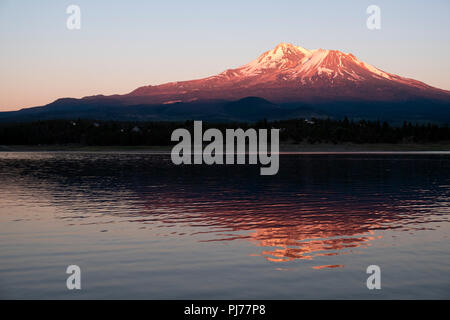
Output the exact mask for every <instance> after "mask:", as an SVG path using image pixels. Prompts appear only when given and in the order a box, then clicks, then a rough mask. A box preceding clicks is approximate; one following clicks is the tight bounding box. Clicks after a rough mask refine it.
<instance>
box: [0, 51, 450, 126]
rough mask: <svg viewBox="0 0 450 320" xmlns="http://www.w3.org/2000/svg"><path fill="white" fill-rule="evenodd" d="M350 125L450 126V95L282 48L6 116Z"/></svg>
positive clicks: (334, 55) (351, 62)
mask: <svg viewBox="0 0 450 320" xmlns="http://www.w3.org/2000/svg"><path fill="white" fill-rule="evenodd" d="M302 117H303V118H310V117H331V118H342V117H349V118H354V119H382V120H388V121H397V122H402V121H404V120H410V121H432V122H441V123H450V92H449V91H445V90H441V89H437V88H433V87H431V86H428V85H426V84H425V83H422V82H420V81H416V80H413V79H407V78H403V77H400V76H398V75H395V74H391V73H388V72H386V71H383V70H380V69H378V68H376V67H374V66H372V65H369V64H367V63H365V62H362V61H360V60H358V59H357V58H356V57H355V56H354V55H352V54H351V53H343V52H340V51H336V50H324V49H317V50H307V49H305V48H302V47H299V46H294V45H292V44H287V43H280V44H279V45H277V46H276V47H275V48H274V49H273V50H269V51H267V52H264V53H263V54H262V55H260V56H259V57H258V58H257V59H255V60H253V61H251V62H250V63H248V64H246V65H243V66H241V67H239V68H235V69H229V70H226V71H224V72H222V73H220V74H218V75H215V76H211V77H208V78H204V79H198V80H192V81H181V82H171V83H166V84H161V85H156V86H145V87H140V88H138V89H136V90H134V91H132V92H131V93H129V94H125V95H112V96H103V95H97V96H89V97H84V98H82V99H71V98H65V99H58V100H56V101H54V102H52V103H50V104H48V105H46V106H42V107H36V108H28V109H22V110H19V111H13V112H2V113H0V122H2V121H29V120H43V119H77V118H88V119H99V120H108V119H114V120H133V121H134V120H152V121H153V120H169V121H170V120H189V119H191V120H192V119H198V120H202V119H203V120H210V121H229V120H231V121H257V120H261V119H264V118H266V119H292V118H302Z"/></svg>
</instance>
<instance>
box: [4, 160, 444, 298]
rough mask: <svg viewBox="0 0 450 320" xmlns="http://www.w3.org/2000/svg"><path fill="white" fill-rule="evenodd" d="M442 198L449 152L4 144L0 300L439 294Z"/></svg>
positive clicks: (441, 281)
mask: <svg viewBox="0 0 450 320" xmlns="http://www.w3.org/2000/svg"><path fill="white" fill-rule="evenodd" d="M449 205H450V155H449V154H433V153H429V154H428V153H424V154H290V155H282V156H281V158H280V170H279V173H278V174H277V175H276V176H260V175H259V166H256V165H241V166H236V165H235V166H226V165H223V166H207V165H196V166H194V165H192V166H175V165H173V164H172V162H171V160H170V155H164V154H151V153H145V152H142V153H139V152H136V153H132V152H124V153H120V152H111V153H108V152H103V153H100V152H99V153H94V152H93V153H80V152H42V153H40V152H33V153H26V152H16V153H15V152H3V153H0V239H1V241H0V298H20V299H22V298H38V299H46V298H63V299H72V298H73V299H78V298H125V299H128V298H129V299H132V298H139V299H141V298H150V299H166V298H169V299H172V298H176V299H178V298H179V299H204V298H206V299H250V298H262V299H266V298H267V299H301V298H307V299H309V298H362V299H380V298H400V299H402V298H438V299H439V298H446V299H449V298H450V246H449V234H450V224H449V214H450V209H449ZM72 264H75V265H78V266H80V268H81V271H82V277H81V279H82V280H81V283H82V284H81V285H82V289H81V290H68V289H67V288H66V279H67V277H68V275H67V274H66V268H67V266H69V265H72ZM369 265H378V266H379V267H380V268H381V283H382V288H381V290H368V289H367V287H366V279H367V277H368V276H369V275H368V274H367V273H366V268H367V267H368V266H369Z"/></svg>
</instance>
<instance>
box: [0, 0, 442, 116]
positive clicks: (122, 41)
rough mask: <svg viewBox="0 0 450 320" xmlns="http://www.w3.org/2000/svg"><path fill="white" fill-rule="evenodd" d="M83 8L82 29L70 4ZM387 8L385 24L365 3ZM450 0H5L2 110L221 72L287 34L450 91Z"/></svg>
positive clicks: (0, 14)
mask: <svg viewBox="0 0 450 320" xmlns="http://www.w3.org/2000/svg"><path fill="white" fill-rule="evenodd" d="M70 4H76V5H79V6H80V8H81V30H72V31H71V30H68V29H67V28H66V20H67V17H68V15H67V14H66V8H67V6H69V5H70ZM371 4H376V5H378V6H379V7H380V8H381V19H382V21H381V30H377V31H371V30H368V29H367V28H366V19H367V16H368V15H367V14H366V8H367V7H368V6H369V5H371ZM449 30H450V1H448V0H434V1H433V0H431V1H417V0H410V1H402V0H397V1H392V0H389V1H381V0H372V1H365V0H341V1H322V0H315V1H302V0H290V1H284V0H278V1H273V0H272V1H265V0H252V1H249V0H247V1H246V0H239V1H235V0H227V1H213V0H208V1H204V0H201V1H200V0H189V1H186V0H183V1H181V0H164V1H151V0H150V1H143V0H128V1H114V0H110V1H102V0H71V1H56V0H53V1H51V0H44V1H35V0H28V1H27V0H6V1H5V0H0V43H1V50H0V70H1V71H0V110H13V109H19V108H21V107H29V106H36V105H42V104H46V103H49V102H51V101H53V100H55V99H57V98H59V97H82V96H86V95H93V94H113V93H120V94H122V93H127V92H129V91H131V90H133V89H135V88H136V87H139V86H142V85H148V84H159V83H164V82H169V81H177V80H188V79H194V78H201V77H205V76H209V75H214V74H217V73H219V72H222V71H223V70H225V69H227V68H231V67H237V66H240V65H243V64H245V63H247V62H249V61H251V60H253V59H255V58H256V57H257V56H258V55H260V54H261V53H262V52H264V51H266V50H269V49H271V48H273V47H274V46H275V45H276V44H278V43H279V42H290V43H293V44H295V45H300V46H303V47H305V48H308V49H316V48H324V49H337V50H341V51H344V52H351V53H353V54H354V55H355V56H356V57H358V58H359V59H361V60H363V61H365V62H367V63H370V64H372V65H375V66H376V67H378V68H381V69H383V70H386V71H388V72H391V73H396V74H399V75H401V76H406V77H412V78H415V79H418V80H420V81H424V82H426V83H428V84H430V85H433V86H437V87H440V88H444V89H447V90H449V89H450V76H449V75H450V59H449V57H450V41H449V39H450V37H449Z"/></svg>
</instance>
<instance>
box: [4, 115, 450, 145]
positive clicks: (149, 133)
mask: <svg viewBox="0 0 450 320" xmlns="http://www.w3.org/2000/svg"><path fill="white" fill-rule="evenodd" d="M177 128H186V129H188V130H190V131H191V132H193V121H184V122H120V121H94V120H81V119H77V120H69V121H68V120H47V121H37V122H26V123H3V124H0V145H39V144H41V145H64V144H78V145H98V146H106V145H129V146H137V145H147V146H163V145H171V144H174V143H173V142H171V141H170V137H171V134H172V132H173V130H175V129H177ZM203 128H204V129H203V130H206V129H208V128H217V129H219V130H221V131H222V132H223V133H224V132H225V130H226V129H236V128H242V129H244V130H246V129H248V128H255V129H270V128H279V129H280V140H281V142H284V143H311V144H313V143H335V144H338V143H432V142H442V141H450V129H449V126H448V124H447V125H444V126H438V125H436V124H431V123H430V124H412V123H411V122H406V121H405V122H404V123H403V125H402V126H398V127H396V126H391V125H389V124H388V123H387V122H379V121H366V120H360V121H352V120H349V119H347V118H345V119H343V120H331V119H294V120H280V121H267V120H266V119H264V120H262V121H258V122H256V123H231V122H228V123H208V122H203Z"/></svg>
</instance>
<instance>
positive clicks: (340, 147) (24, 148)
mask: <svg viewBox="0 0 450 320" xmlns="http://www.w3.org/2000/svg"><path fill="white" fill-rule="evenodd" d="M171 150H172V146H83V145H0V152H69V151H70V152H127V151H130V152H155V153H156V152H163V153H170V151H171ZM433 151H434V152H450V143H447V142H445V143H433V144H418V143H417V144H353V143H347V144H280V152H282V153H291V152H292V153H297V152H300V153H301V152H339V153H340V152H342V153H345V152H433Z"/></svg>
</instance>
